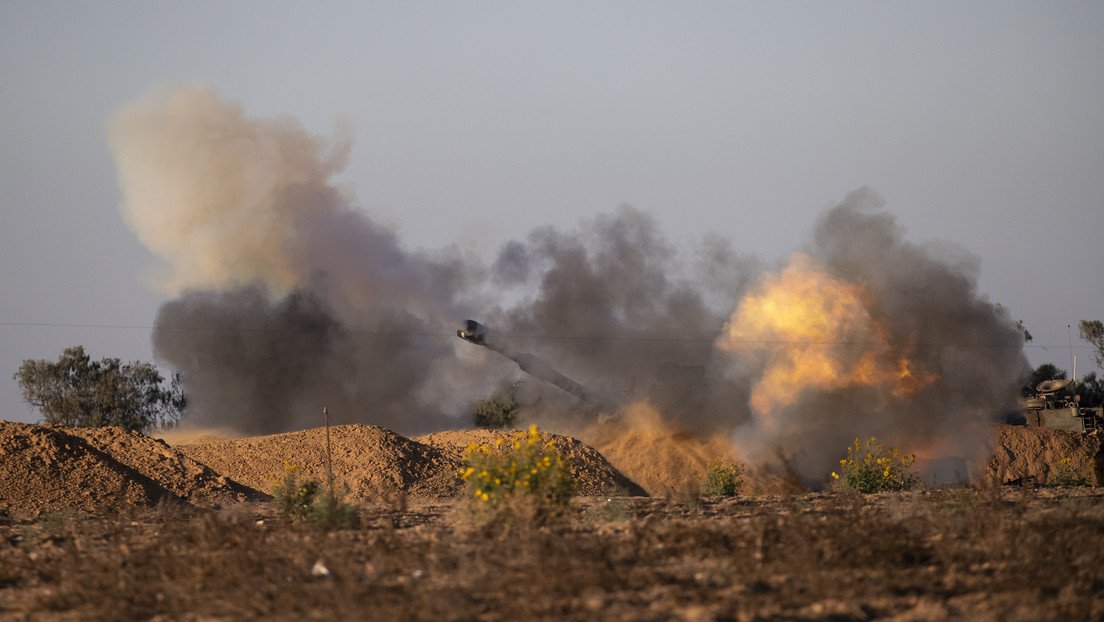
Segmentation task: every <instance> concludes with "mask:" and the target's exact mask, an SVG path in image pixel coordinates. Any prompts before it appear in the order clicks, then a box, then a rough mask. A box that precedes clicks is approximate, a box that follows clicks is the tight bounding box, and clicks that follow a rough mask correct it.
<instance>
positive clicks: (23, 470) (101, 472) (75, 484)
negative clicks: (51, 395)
mask: <svg viewBox="0 0 1104 622" xmlns="http://www.w3.org/2000/svg"><path fill="white" fill-rule="evenodd" d="M0 472H2V473H3V474H4V477H2V478H0V508H2V509H5V510H7V511H8V512H13V513H20V514H23V513H29V514H32V515H33V514H35V513H38V512H41V511H43V510H47V509H57V508H75V509H81V510H94V509H98V508H102V507H104V506H110V505H132V506H151V505H154V504H157V503H159V502H164V501H182V502H186V503H226V502H238V501H249V500H260V499H262V498H264V496H265V495H261V494H258V493H257V492H256V491H254V490H251V489H249V488H246V487H244V486H241V485H239V484H237V483H235V482H232V481H230V480H228V479H226V478H225V477H223V476H222V475H220V474H218V473H216V472H215V471H212V470H211V469H210V468H208V467H206V466H204V465H202V464H200V463H198V462H196V461H195V460H192V459H191V458H188V457H187V456H185V455H184V454H182V453H180V452H178V451H176V450H174V449H172V448H171V447H169V446H168V445H167V444H165V443H163V442H161V441H157V440H154V439H151V438H149V437H147V436H144V435H142V434H138V433H135V432H127V431H125V430H122V429H119V428H102V429H95V430H93V429H87V428H70V427H65V426H51V425H31V424H25V423H9V422H7V421H0Z"/></svg>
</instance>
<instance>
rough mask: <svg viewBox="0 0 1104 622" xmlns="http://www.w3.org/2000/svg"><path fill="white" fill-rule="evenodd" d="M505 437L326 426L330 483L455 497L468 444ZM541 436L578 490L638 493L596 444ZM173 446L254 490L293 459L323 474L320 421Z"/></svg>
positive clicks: (350, 490) (381, 495)
mask: <svg viewBox="0 0 1104 622" xmlns="http://www.w3.org/2000/svg"><path fill="white" fill-rule="evenodd" d="M510 436H511V433H510V432H501V431H490V430H453V431H449V432H439V433H437V434H430V435H428V436H423V437H420V438H416V439H408V438H405V437H402V436H399V435H398V434H395V433H394V432H392V431H390V430H388V429H386V428H381V427H377V426H367V425H342V426H335V427H333V428H331V429H330V451H331V453H332V456H333V458H332V460H333V475H334V485H335V489H336V490H339V491H343V493H344V500H345V501H346V502H347V503H374V502H379V501H385V500H388V499H392V498H394V497H395V496H396V495H398V494H400V493H401V494H404V495H408V496H411V497H419V498H430V499H442V498H447V497H453V496H455V495H456V494H457V492H458V490H459V489H460V487H461V484H462V482H461V480H460V477H459V471H460V467H461V466H462V463H463V453H464V450H465V449H466V448H467V447H468V445H471V444H473V443H476V444H480V443H494V441H495V440H497V439H499V438H509V437H510ZM543 436H544V437H545V438H547V439H555V440H556V443H557V446H558V447H559V449H560V452H561V453H562V454H563V455H564V457H566V458H567V459H568V460H569V461H570V463H571V471H572V475H573V476H574V478H575V481H576V489H577V491H578V494H582V495H597V494H601V493H602V492H603V491H604V490H618V491H622V494H624V493H628V494H633V495H638V494H644V491H643V490H642V489H641V488H640V487H639V486H636V484H634V483H633V482H632V481H630V480H629V479H628V478H626V477H625V476H624V475H622V474H621V473H619V472H618V471H617V470H616V469H614V468H613V467H612V466H610V464H609V462H607V461H606V459H605V458H603V457H602V455H601V454H599V453H598V452H597V451H595V450H594V449H592V448H590V447H588V446H586V445H584V444H582V443H580V442H579V441H578V440H576V439H573V438H570V437H566V436H560V435H556V434H544V435H543ZM176 448H177V449H178V450H179V451H181V452H183V453H184V454H187V455H188V456H190V457H192V458H194V459H195V460H197V461H199V462H202V463H204V464H207V465H209V466H210V467H212V468H213V469H215V470H217V471H219V472H221V473H224V474H226V476H227V477H230V478H231V479H233V480H235V481H238V482H241V483H243V484H245V485H247V486H252V487H253V488H256V489H258V490H271V489H272V485H273V483H274V481H273V478H274V477H277V476H278V477H283V473H284V469H285V467H288V466H292V465H294V466H298V467H299V468H300V469H302V473H303V475H304V476H305V477H309V478H312V479H315V480H317V481H319V482H325V481H326V477H327V475H326V430H325V428H316V429H312V430H304V431H302V432H290V433H287V434H276V435H273V436H261V437H253V438H242V439H231V440H223V439H215V438H207V439H200V440H198V441H196V442H191V443H183V444H179V445H177V446H176Z"/></svg>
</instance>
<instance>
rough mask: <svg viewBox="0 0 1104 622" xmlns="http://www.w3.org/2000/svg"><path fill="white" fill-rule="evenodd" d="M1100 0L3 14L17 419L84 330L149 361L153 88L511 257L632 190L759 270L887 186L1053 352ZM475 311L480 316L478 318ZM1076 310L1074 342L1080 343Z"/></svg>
mask: <svg viewBox="0 0 1104 622" xmlns="http://www.w3.org/2000/svg"><path fill="white" fill-rule="evenodd" d="M1102 34H1104V3H1100V2H1097V1H1090V2H1029V3H1025V2H1012V1H1009V0H999V1H995V2H962V1H958V0H956V1H953V2H935V1H929V2H922V3H921V2H916V3H903V2H902V3H891V2H815V3H814V2H801V3H795V2H762V3H751V2H696V3H673V2H657V3H650V2H600V3H596V2H563V1H558V2H548V3H517V2H462V3H461V2H456V3H429V2H389V3H377V2H356V3H353V2H349V3H338V2H313V3H282V2H271V1H264V2H245V1H235V2H203V1H199V2H188V3H172V2H75V1H74V2H47V1H41V0H34V1H19V0H6V1H4V2H2V3H0V201H2V208H3V226H2V227H0V287H2V288H3V295H2V296H0V418H6V419H9V420H22V421H31V420H35V419H36V418H37V415H36V414H35V413H31V412H30V411H29V409H28V407H27V406H26V405H25V404H23V402H22V401H21V398H20V395H19V391H18V388H17V386H16V384H15V382H14V381H13V380H12V379H11V374H13V373H14V372H15V371H16V369H17V368H18V366H19V363H20V362H21V361H22V360H23V359H26V358H49V359H54V358H56V357H57V356H58V355H60V354H61V352H62V350H63V349H64V348H65V347H67V346H72V345H77V344H83V345H84V346H85V348H86V350H87V351H88V352H89V354H90V355H91V356H92V357H93V358H97V359H98V358H102V357H107V356H111V357H119V358H123V359H128V360H130V359H143V360H150V359H151V358H152V351H151V347H150V344H149V339H150V327H151V326H152V322H153V319H154V317H155V314H156V311H157V308H158V306H159V305H160V303H161V302H163V301H164V300H166V299H167V297H166V296H165V295H163V294H161V293H159V292H157V291H155V290H154V288H153V287H152V286H150V282H151V275H153V274H154V273H155V272H156V271H157V269H158V267H159V260H158V259H157V258H156V257H154V256H153V255H151V254H150V253H149V252H147V251H146V250H145V249H144V248H143V247H142V246H141V244H140V243H139V242H138V241H137V238H136V237H135V236H134V234H133V233H132V232H131V231H130V230H129V229H128V228H127V226H126V224H125V223H124V222H123V220H122V218H121V216H120V214H119V210H118V205H119V201H120V192H119V189H118V186H117V183H116V171H115V169H114V164H113V161H112V158H111V154H110V153H109V151H108V148H107V143H106V139H105V131H104V124H105V121H106V120H107V119H108V117H110V116H111V115H112V113H113V112H114V111H115V110H117V109H118V107H119V106H121V105H124V104H126V103H128V102H131V101H133V100H134V99H135V98H136V97H138V96H140V95H141V94H142V93H144V92H145V91H146V90H148V89H149V88H150V87H152V86H155V85H158V84H162V83H174V82H188V83H192V82H194V83H201V84H205V85H209V86H211V87H213V88H214V89H216V90H217V91H218V92H219V94H220V95H221V96H222V97H224V98H228V99H232V100H236V101H238V102H240V104H241V105H242V106H244V108H245V109H246V111H247V113H248V114H249V115H251V116H257V117H271V116H275V115H281V114H289V115H292V116H294V117H296V118H298V119H299V120H300V121H301V122H302V123H303V124H304V125H305V126H306V127H307V128H308V129H309V130H310V131H312V132H315V133H318V134H322V135H332V134H333V133H334V127H335V123H336V122H337V120H338V119H339V118H344V119H347V120H349V121H351V122H352V123H353V125H354V126H355V128H356V143H355V145H354V148H353V152H352V159H351V161H350V164H349V166H348V168H347V170H346V171H345V173H344V174H343V175H342V176H341V177H340V181H341V182H343V183H345V184H347V185H348V186H349V187H350V188H353V189H355V192H356V195H357V197H358V201H359V206H360V207H361V208H362V209H364V210H366V211H368V212H369V213H370V214H372V215H373V217H375V218H377V219H380V220H382V221H385V222H388V223H391V224H393V225H394V226H396V227H397V228H398V231H399V233H400V237H401V238H402V240H403V241H404V243H405V245H406V246H407V247H409V248H411V249H413V248H419V247H425V248H439V247H443V246H445V245H448V244H459V245H461V246H462V247H464V248H467V249H471V250H473V251H475V252H478V253H482V254H485V255H487V256H488V257H490V256H491V255H492V254H493V253H494V252H495V251H497V250H498V248H499V247H500V245H501V244H502V243H504V242H505V241H507V240H510V239H513V238H518V237H521V236H524V235H525V234H526V233H527V232H528V231H529V230H531V229H532V228H534V227H537V226H540V225H544V224H553V225H556V226H560V227H572V226H574V225H575V224H576V223H578V221H579V220H580V219H581V218H584V217H586V216H588V215H592V214H595V213H598V212H608V211H610V210H613V209H615V208H616V207H617V206H619V205H622V204H629V205H633V206H635V207H638V208H641V209H643V210H646V211H648V212H650V213H651V214H653V215H654V216H655V217H656V218H657V219H658V220H659V222H660V223H662V224H663V225H664V227H665V228H666V229H667V232H668V234H669V236H670V238H671V239H672V240H674V241H676V242H678V243H686V244H691V243H693V241H695V240H697V239H699V238H700V237H701V236H702V235H704V234H706V233H713V234H720V235H722V236H724V237H726V238H729V239H731V240H732V241H733V245H734V246H735V248H737V249H738V250H740V251H742V252H746V253H749V254H754V255H756V256H758V257H760V258H761V259H762V260H763V261H765V262H767V263H771V262H775V261H778V260H781V259H782V258H784V257H785V256H787V255H789V253H791V252H792V251H794V250H796V249H798V248H799V247H800V246H801V245H802V244H803V243H804V242H805V241H806V240H807V238H808V236H809V234H810V232H811V230H812V228H813V225H814V222H815V220H816V217H817V216H818V214H820V213H821V212H822V211H823V210H824V209H825V208H826V207H827V206H830V205H833V204H835V203H836V202H838V201H840V200H841V199H842V198H843V197H844V196H846V195H847V193H849V192H851V191H852V190H855V189H857V188H859V187H862V186H869V187H870V188H872V189H874V190H875V191H877V192H878V193H880V194H881V195H882V196H883V197H884V198H885V200H886V203H887V209H888V211H890V212H891V213H893V214H894V215H895V216H896V217H897V218H898V220H899V222H900V224H901V225H902V226H904V227H905V229H906V231H907V236H908V239H910V240H911V241H915V242H930V241H942V242H945V243H946V244H947V245H948V246H949V247H959V248H963V249H965V250H967V251H969V252H970V253H971V254H973V255H974V256H976V257H977V259H978V261H979V274H980V277H979V281H978V282H979V289H980V290H981V292H982V293H983V294H985V295H986V296H988V297H989V298H990V299H991V300H993V301H996V302H1000V303H1002V304H1003V305H1004V306H1006V307H1007V308H1008V309H1009V310H1010V312H1011V315H1012V316H1013V317H1015V318H1018V319H1021V320H1023V322H1024V323H1025V324H1026V326H1027V327H1028V329H1029V330H1030V331H1031V332H1032V333H1033V334H1034V336H1035V341H1034V342H1033V343H1032V344H1030V345H1029V347H1028V349H1027V354H1028V357H1029V359H1030V360H1031V362H1032V363H1033V364H1036V365H1037V364H1039V363H1043V362H1054V363H1056V364H1057V365H1058V366H1059V367H1062V368H1065V369H1068V368H1069V367H1070V359H1071V350H1070V344H1071V341H1072V345H1073V352H1074V353H1076V354H1077V355H1078V372H1079V373H1080V374H1083V373H1085V372H1087V371H1091V370H1092V369H1093V366H1092V363H1091V361H1090V360H1089V356H1088V355H1089V352H1090V351H1089V349H1088V348H1087V347H1085V344H1084V343H1083V342H1080V341H1079V339H1078V336H1077V321H1078V320H1081V319H1104V276H1102V271H1101V266H1104V36H1102ZM459 319H463V318H459ZM1069 325H1072V327H1073V328H1072V340H1071V338H1070V331H1069V330H1068V329H1067V327H1068V326H1069Z"/></svg>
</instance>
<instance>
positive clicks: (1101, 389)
mask: <svg viewBox="0 0 1104 622" xmlns="http://www.w3.org/2000/svg"><path fill="white" fill-rule="evenodd" d="M1076 393H1077V395H1078V396H1080V398H1081V406H1083V407H1085V408H1095V407H1097V406H1104V379H1098V378H1097V377H1096V372H1095V371H1094V372H1089V373H1088V374H1086V375H1085V377H1084V378H1082V379H1081V380H1079V381H1078V382H1077V389H1076Z"/></svg>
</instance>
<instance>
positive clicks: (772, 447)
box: [730, 189, 1026, 482]
mask: <svg viewBox="0 0 1104 622" xmlns="http://www.w3.org/2000/svg"><path fill="white" fill-rule="evenodd" d="M882 208H883V201H882V199H881V198H880V197H879V196H878V195H876V194H875V193H873V192H871V191H869V190H867V189H863V190H859V191H856V192H855V193H852V194H851V195H850V196H848V197H847V198H846V199H845V200H844V201H843V202H842V203H841V204H840V205H838V206H836V207H835V208H833V209H831V210H829V211H828V212H826V213H825V214H824V215H823V216H821V218H820V219H819V221H818V223H817V226H816V229H815V231H814V235H813V238H812V241H811V243H810V244H809V245H808V248H807V249H806V253H807V256H808V257H811V258H812V259H811V260H808V259H803V258H804V257H806V255H804V254H803V255H799V256H795V257H796V259H795V262H794V263H791V264H790V265H789V266H787V269H792V268H795V267H800V268H801V269H803V270H806V269H807V270H808V271H810V272H814V273H821V274H823V275H824V278H830V279H833V280H837V281H840V282H843V283H847V284H853V285H855V286H857V287H858V288H859V289H858V291H860V292H861V295H860V296H859V299H860V300H861V303H862V305H863V307H864V310H865V316H866V317H869V318H871V319H872V324H871V326H872V327H874V328H875V329H876V330H873V331H868V332H867V333H866V334H865V335H844V334H836V335H833V336H832V337H833V338H834V341H832V342H829V343H816V344H810V345H808V346H804V348H805V349H804V350H803V351H801V352H799V353H798V356H812V355H814V354H818V353H819V351H820V350H823V349H829V350H831V351H832V352H831V356H832V357H833V358H834V360H837V361H840V362H842V363H843V365H844V367H847V366H858V365H859V363H860V361H861V360H862V357H864V356H869V355H871V354H873V355H875V356H876V357H877V359H878V360H881V361H885V362H890V363H892V362H893V361H897V360H899V359H901V358H907V359H908V361H909V363H910V367H909V371H910V373H911V377H912V378H915V379H917V380H916V382H915V387H913V388H915V391H911V392H907V393H905V394H898V392H897V391H894V390H891V389H894V388H899V385H893V384H890V385H888V386H887V385H886V384H885V383H882V384H876V383H871V384H863V383H844V384H843V385H842V386H834V387H830V388H823V389H820V390H812V391H808V390H803V388H802V386H800V384H798V383H795V384H794V385H793V386H791V387H790V389H791V390H792V392H793V394H792V396H790V397H791V398H792V399H793V401H792V402H791V403H788V404H786V405H785V406H783V407H781V408H780V409H779V410H778V411H777V412H773V413H771V419H772V420H771V421H770V422H769V423H770V425H763V424H764V423H766V422H764V421H763V416H764V414H765V413H756V415H757V418H756V424H754V425H751V426H747V427H745V428H743V429H742V430H740V432H738V434H737V441H738V443H739V444H740V445H741V446H742V447H744V448H745V450H746V453H759V454H762V453H765V452H773V451H777V449H778V448H779V447H782V448H783V454H785V455H787V456H788V458H789V460H790V461H791V465H790V466H791V467H793V468H794V469H796V471H797V472H798V474H799V475H802V476H803V477H805V478H806V480H807V481H809V482H813V481H815V480H816V479H817V478H821V477H823V476H824V474H825V473H826V472H827V471H829V470H831V468H832V466H833V463H834V461H836V460H838V459H839V457H840V456H839V453H840V448H845V447H847V445H848V444H849V443H850V442H852V441H853V440H854V438H855V437H857V436H862V437H863V438H864V439H865V438H866V437H869V436H877V437H878V438H880V439H883V440H885V441H886V442H888V443H891V444H894V445H895V446H897V447H902V448H905V449H908V448H914V449H912V450H913V451H921V452H925V453H927V454H929V455H928V456H927V457H928V458H933V459H934V458H941V457H957V458H961V459H963V460H964V461H965V463H964V465H960V467H956V468H958V469H959V470H961V466H965V467H966V469H965V470H966V471H969V470H970V469H974V470H976V469H977V468H978V467H980V466H983V465H982V464H980V463H979V461H982V460H984V458H985V457H986V456H987V455H988V454H987V452H986V444H987V441H988V439H989V438H990V436H991V435H992V429H991V427H990V425H989V424H990V423H991V422H992V421H993V420H994V419H995V418H1000V417H1001V416H1003V415H1004V414H1006V413H1008V412H1010V411H1014V410H1015V409H1016V407H1017V406H1016V387H1017V386H1018V384H1019V378H1020V375H1021V374H1022V371H1023V369H1024V368H1025V366H1026V360H1025V358H1024V357H1023V354H1022V340H1021V336H1020V333H1019V332H1018V331H1017V330H1016V328H1015V327H1014V325H1013V323H1012V321H1011V320H1010V318H1009V317H1008V316H1007V314H1005V313H1004V311H1003V310H1002V309H1001V308H1000V306H999V305H995V304H993V303H992V302H990V301H988V300H986V299H985V298H984V297H983V296H981V295H980V294H979V293H978V291H977V282H976V272H977V261H976V259H975V258H972V257H970V256H969V255H968V254H967V253H966V252H965V251H962V250H954V249H950V248H949V247H946V246H943V247H937V246H932V247H925V246H921V245H917V244H913V243H910V242H908V241H906V240H905V238H904V233H903V231H902V230H901V228H900V227H899V226H898V225H897V223H896V220H895V219H894V218H893V217H892V216H891V215H890V214H888V213H886V212H884V211H882ZM799 260H800V261H799ZM806 264H808V265H809V266H810V267H808V268H806V267H804V266H806ZM739 315H740V310H739V309H738V310H737V312H736V314H735V315H734V316H733V317H734V318H736V317H738V316H739ZM852 325H853V326H859V327H860V328H864V329H865V327H866V325H865V324H862V323H857V324H854V323H853V324H852ZM781 347H782V346H779V345H776V344H770V343H765V344H756V343H748V344H743V345H742V346H736V347H734V348H732V353H731V357H730V358H731V360H730V364H731V365H734V366H735V367H736V368H737V369H739V370H740V371H741V373H743V374H745V375H750V376H752V377H754V378H756V379H757V380H756V382H758V381H759V380H760V379H762V378H764V377H765V375H766V374H767V367H769V366H771V365H776V364H779V359H778V358H777V357H776V354H777V351H778V350H779V349H780V348H781ZM943 467H945V469H944V471H946V468H950V467H954V464H953V462H949V463H944V464H943ZM929 468H930V470H933V471H938V470H939V468H940V465H938V464H934V465H929ZM933 474H935V475H938V476H941V477H952V476H954V475H955V474H954V473H950V472H939V473H933ZM967 474H968V473H958V474H957V475H959V476H962V475H967Z"/></svg>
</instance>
